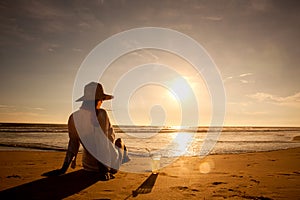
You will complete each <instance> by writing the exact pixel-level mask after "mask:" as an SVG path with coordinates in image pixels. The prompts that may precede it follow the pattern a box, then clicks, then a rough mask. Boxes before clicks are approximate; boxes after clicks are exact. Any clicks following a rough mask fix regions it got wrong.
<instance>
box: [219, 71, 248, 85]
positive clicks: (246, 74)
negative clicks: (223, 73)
mask: <svg viewBox="0 0 300 200" xmlns="http://www.w3.org/2000/svg"><path fill="white" fill-rule="evenodd" d="M252 75H253V73H244V74H240V75H238V76H229V77H227V78H225V79H224V80H223V81H224V82H227V81H229V80H239V81H240V82H242V83H244V84H247V83H254V81H253V80H246V78H247V77H248V76H252ZM241 78H243V79H241Z"/></svg>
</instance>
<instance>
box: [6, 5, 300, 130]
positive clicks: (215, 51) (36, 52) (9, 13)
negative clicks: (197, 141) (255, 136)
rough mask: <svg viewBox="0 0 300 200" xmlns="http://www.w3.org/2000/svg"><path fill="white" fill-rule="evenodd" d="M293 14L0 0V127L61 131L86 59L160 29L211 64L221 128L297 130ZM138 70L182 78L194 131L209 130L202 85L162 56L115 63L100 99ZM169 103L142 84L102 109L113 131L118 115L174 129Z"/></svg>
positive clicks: (161, 91) (177, 107)
mask: <svg viewBox="0 0 300 200" xmlns="http://www.w3.org/2000/svg"><path fill="white" fill-rule="evenodd" d="M299 6H300V2H299V1H297V0H295V1H290V0H287V1H281V0H277V1H276V0H240V1H237V0H228V1H216V0H210V1H208V0H203V1H187V0H186V1H185V0H182V1H172V0H161V1H146V0H132V1H127V0H120V1H114V0H112V1H106V0H102V1H98V0H97V1H96V0H95V1H93V0H91V1H79V0H74V1H50V0H48V1H47V0H45V1H35V0H31V1H21V0H16V1H14V0H7V1H5V0H2V1H1V2H0V47H1V48H0V65H1V66H0V81H1V84H0V94H1V98H0V122H27V123H66V122H67V119H68V116H69V115H70V113H71V112H72V109H73V107H72V103H73V102H72V92H73V86H74V82H75V80H76V74H77V73H78V70H79V69H80V66H81V64H82V62H83V61H84V59H85V58H86V57H87V55H88V54H89V53H90V52H91V51H92V50H93V49H94V48H95V47H96V46H97V45H98V44H99V43H101V42H102V41H104V40H105V39H107V38H109V37H111V36H112V35H114V34H117V33H120V32H123V31H126V30H130V29H133V28H140V27H162V28H169V29H173V30H176V31H179V32H181V33H184V34H186V35H188V36H189V37H191V38H193V39H194V40H195V41H197V42H198V43H199V44H201V45H202V46H203V48H204V49H205V50H206V51H207V53H208V54H209V55H210V57H211V58H212V59H213V61H214V63H215V64H216V66H217V67H218V70H219V73H220V76H221V78H222V81H223V85H224V89H225V92H226V114H225V120H224V125H228V126H230V125H239V126H244V125H247V126H299V125H300V79H299V75H300V67H299V63H300V62H299V61H300V58H299V55H300V48H299V35H300V14H299ZM148 62H155V63H161V64H164V65H168V66H169V67H171V68H173V69H175V70H176V71H177V72H178V73H180V74H182V77H185V78H186V80H187V82H188V83H189V84H190V85H191V87H192V89H193V91H194V95H195V96H196V99H197V102H198V104H199V105H198V109H199V110H200V111H199V115H200V116H201V117H200V121H199V125H209V123H210V119H211V115H212V111H211V110H212V105H211V101H210V96H209V94H210V92H209V91H207V88H206V87H205V77H202V78H201V77H200V78H199V77H198V79H194V78H193V77H194V76H193V74H195V73H194V71H193V68H192V67H191V66H190V64H189V63H186V61H185V60H184V59H182V58H180V57H179V56H177V55H172V54H171V53H168V52H163V51H159V50H140V51H137V52H132V53H130V54H128V55H125V56H122V57H120V58H119V59H117V60H116V61H115V62H114V63H112V64H111V66H109V69H108V70H107V71H106V72H105V75H104V76H103V77H99V80H101V83H102V84H103V85H104V88H105V92H107V93H113V91H114V86H115V84H116V83H117V82H118V81H119V80H120V78H121V77H122V74H124V73H125V74H126V73H128V72H129V70H130V69H133V68H134V67H135V66H138V65H142V64H145V63H148ZM157 74H158V75H157V76H159V77H161V78H165V79H167V78H168V76H167V74H163V73H157ZM115 98H116V99H117V96H115ZM174 98H175V97H174V95H173V94H172V93H170V92H169V91H168V90H167V88H163V87H161V86H158V85H148V86H145V87H141V88H139V89H138V90H136V91H135V93H132V96H131V97H130V101H129V103H128V105H127V106H125V107H122V108H119V107H118V106H114V103H112V102H105V103H104V105H103V106H104V108H106V109H107V110H108V113H109V115H110V117H111V121H112V123H113V124H122V123H126V121H122V120H121V121H120V120H119V121H118V120H117V118H116V117H115V116H114V114H113V112H114V110H119V111H120V110H121V111H120V112H129V113H130V116H131V117H132V120H133V121H134V123H135V124H140V125H142V124H143V125H149V124H153V123H154V122H155V121H164V123H165V125H173V126H176V125H178V124H180V123H181V120H182V119H181V114H182V108H185V107H184V104H187V102H181V101H178V99H176V98H175V99H174ZM112 101H116V100H112ZM182 101H183V100H182ZM154 124H155V123H154Z"/></svg>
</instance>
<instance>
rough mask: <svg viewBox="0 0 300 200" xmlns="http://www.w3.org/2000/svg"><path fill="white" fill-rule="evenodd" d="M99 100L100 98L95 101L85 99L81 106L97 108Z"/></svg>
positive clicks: (87, 108) (91, 108) (88, 108)
mask: <svg viewBox="0 0 300 200" xmlns="http://www.w3.org/2000/svg"><path fill="white" fill-rule="evenodd" d="M98 101H99V100H95V101H83V102H82V105H81V108H84V109H86V110H91V111H92V110H95V111H96V110H97V109H96V107H97V104H98Z"/></svg>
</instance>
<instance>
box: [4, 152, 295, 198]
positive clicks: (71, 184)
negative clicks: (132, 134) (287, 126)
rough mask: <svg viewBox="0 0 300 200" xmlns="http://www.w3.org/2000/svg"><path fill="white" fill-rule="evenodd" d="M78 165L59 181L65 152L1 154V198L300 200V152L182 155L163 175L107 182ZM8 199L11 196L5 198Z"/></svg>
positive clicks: (124, 176)
mask: <svg viewBox="0 0 300 200" xmlns="http://www.w3.org/2000/svg"><path fill="white" fill-rule="evenodd" d="M78 157H79V158H78V166H77V167H76V168H75V169H69V170H68V172H67V174H65V175H63V176H59V177H49V178H47V177H43V176H41V174H42V173H44V172H47V171H50V170H53V169H56V168H58V167H59V166H60V165H61V163H62V161H63V159H64V152H42V151H35V152H33V151H31V152H29V151H27V152H26V151H1V152H0V191H1V192H0V199H5V198H10V199H13V198H22V199H24V198H25V199H63V198H65V199H226V198H227V199H300V148H295V149H288V150H279V151H272V152H260V153H247V154H235V155H233V154H231V155H210V156H207V157H205V158H203V159H200V158H198V157H181V158H179V159H178V160H177V161H176V162H174V163H173V164H171V165H169V166H167V167H165V168H163V169H161V170H160V172H159V174H151V173H150V172H145V173H139V174H138V173H126V172H118V173H117V174H116V175H115V179H112V180H109V181H101V180H99V177H97V176H96V175H95V174H91V173H87V172H85V171H84V170H82V167H81V166H80V165H81V164H79V163H80V162H81V161H80V159H81V155H79V156H78ZM4 197H5V198H4Z"/></svg>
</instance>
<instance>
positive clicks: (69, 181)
mask: <svg viewBox="0 0 300 200" xmlns="http://www.w3.org/2000/svg"><path fill="white" fill-rule="evenodd" d="M99 180H100V176H98V175H97V174H95V173H92V172H87V171H85V170H78V171H75V172H71V173H68V174H64V175H62V176H52V177H48V178H42V179H39V180H36V181H32V182H30V183H26V184H23V185H20V186H16V187H13V188H10V189H6V190H3V191H0V199H63V198H66V197H68V196H70V195H73V194H75V193H77V192H79V191H81V190H83V189H85V188H87V187H89V186H91V185H93V184H94V183H96V182H97V181H99Z"/></svg>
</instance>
